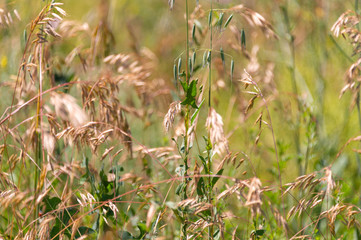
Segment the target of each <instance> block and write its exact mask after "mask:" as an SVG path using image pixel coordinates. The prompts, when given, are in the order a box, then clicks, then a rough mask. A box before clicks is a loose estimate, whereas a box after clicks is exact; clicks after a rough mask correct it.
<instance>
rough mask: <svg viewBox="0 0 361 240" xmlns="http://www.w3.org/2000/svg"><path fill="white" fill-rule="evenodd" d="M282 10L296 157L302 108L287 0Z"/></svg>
mask: <svg viewBox="0 0 361 240" xmlns="http://www.w3.org/2000/svg"><path fill="white" fill-rule="evenodd" d="M282 10H283V15H284V19H285V24H286V29H287V34H288V36H289V39H287V41H288V45H289V49H290V52H291V65H290V67H289V68H290V73H291V83H292V89H293V93H294V95H295V97H296V101H297V110H298V111H297V116H296V120H295V122H294V124H295V127H296V130H295V134H294V141H295V146H296V151H297V158H298V157H299V156H300V154H301V146H300V145H301V144H300V127H301V126H300V123H301V110H302V105H301V101H300V99H299V96H298V87H297V80H296V53H295V44H294V40H295V39H294V36H293V35H292V31H291V24H290V21H289V16H288V6H287V1H286V6H285V7H283V8H282ZM299 171H300V172H299V174H300V175H303V174H304V170H303V169H302V165H301V162H299Z"/></svg>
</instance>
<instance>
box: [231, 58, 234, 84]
mask: <svg viewBox="0 0 361 240" xmlns="http://www.w3.org/2000/svg"><path fill="white" fill-rule="evenodd" d="M233 72H234V60H233V59H232V60H231V82H232V81H233Z"/></svg>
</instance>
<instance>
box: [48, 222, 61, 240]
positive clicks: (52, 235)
mask: <svg viewBox="0 0 361 240" xmlns="http://www.w3.org/2000/svg"><path fill="white" fill-rule="evenodd" d="M60 231H61V228H60V226H59V225H57V224H56V225H54V226H53V227H52V229H51V231H50V239H53V240H59V236H60V234H59V235H58V236H56V235H57V234H58V233H59V232H60ZM55 236H56V237H55Z"/></svg>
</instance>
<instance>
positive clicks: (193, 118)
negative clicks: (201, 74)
mask: <svg viewBox="0 0 361 240" xmlns="http://www.w3.org/2000/svg"><path fill="white" fill-rule="evenodd" d="M204 100H205V99H203V100H202V102H201V103H200V104H199V106H198V108H197V110H196V111H195V112H194V113H193V115H192V117H191V124H193V123H194V120H196V117H197V115H198V113H199V110H200V109H201V107H202V105H203V102H204Z"/></svg>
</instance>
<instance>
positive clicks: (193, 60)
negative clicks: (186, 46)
mask: <svg viewBox="0 0 361 240" xmlns="http://www.w3.org/2000/svg"><path fill="white" fill-rule="evenodd" d="M196 57H197V54H196V52H193V55H192V64H193V66H195V65H196Z"/></svg>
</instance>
